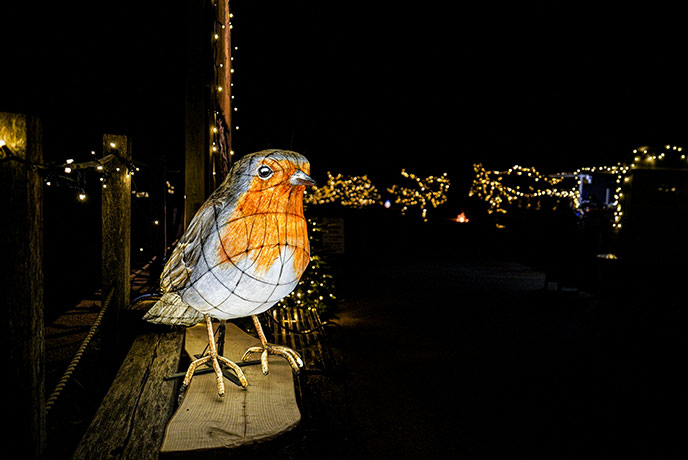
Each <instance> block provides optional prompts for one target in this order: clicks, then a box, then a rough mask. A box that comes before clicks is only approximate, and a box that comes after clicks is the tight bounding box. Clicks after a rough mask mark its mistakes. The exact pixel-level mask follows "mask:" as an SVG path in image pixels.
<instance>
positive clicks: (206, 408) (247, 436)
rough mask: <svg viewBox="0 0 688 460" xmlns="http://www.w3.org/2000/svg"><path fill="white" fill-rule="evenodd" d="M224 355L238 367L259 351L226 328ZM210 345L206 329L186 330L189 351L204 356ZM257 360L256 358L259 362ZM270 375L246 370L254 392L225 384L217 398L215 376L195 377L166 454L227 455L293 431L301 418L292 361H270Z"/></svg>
mask: <svg viewBox="0 0 688 460" xmlns="http://www.w3.org/2000/svg"><path fill="white" fill-rule="evenodd" d="M225 337H226V339H225V355H224V356H226V357H227V358H228V359H230V360H232V361H234V362H239V360H240V359H241V356H242V355H243V353H244V351H246V349H247V348H248V347H251V346H255V345H258V344H259V343H260V342H259V340H258V339H257V338H255V337H252V336H250V335H248V334H246V333H245V332H243V331H242V330H241V329H239V328H238V327H237V326H236V325H234V324H232V323H227V329H226V335H225ZM207 344H208V339H207V335H206V331H205V325H199V326H194V327H191V328H188V329H187V334H186V347H185V348H186V350H187V352H188V353H189V355H190V356H193V355H195V354H200V353H202V352H203V350H204V348H205V347H206V345H207ZM256 358H257V357H256ZM269 364H270V373H269V374H268V375H267V376H266V375H263V373H262V371H261V369H260V365H252V366H245V367H243V370H244V373H245V375H246V379H247V380H248V383H249V387H248V389H246V390H244V389H242V388H241V387H239V386H237V385H234V384H233V383H231V382H229V381H228V380H226V379H225V385H226V390H225V391H226V394H225V396H224V398H220V397H219V396H218V394H217V385H216V383H215V374H213V373H209V374H202V375H196V376H194V378H193V380H192V381H191V385H190V386H189V389H188V390H187V394H186V397H185V398H184V401H183V402H182V404H181V406H180V407H179V409H178V410H177V412H176V413H175V414H174V416H173V417H172V419H171V420H170V423H169V424H168V426H167V430H166V432H165V439H164V441H163V445H162V448H161V452H162V453H172V452H181V451H187V452H188V451H200V450H208V449H226V448H232V447H238V446H242V445H247V444H252V443H256V442H261V441H267V440H270V439H273V438H275V437H277V436H279V435H280V434H283V433H286V432H287V431H289V430H291V429H292V428H294V427H295V426H296V425H297V424H298V423H299V421H300V420H301V413H300V411H299V408H298V406H297V403H296V395H295V393H294V378H293V374H292V370H291V367H290V366H289V364H288V363H287V361H286V360H285V359H284V358H282V357H279V356H272V355H271V356H270V358H269Z"/></svg>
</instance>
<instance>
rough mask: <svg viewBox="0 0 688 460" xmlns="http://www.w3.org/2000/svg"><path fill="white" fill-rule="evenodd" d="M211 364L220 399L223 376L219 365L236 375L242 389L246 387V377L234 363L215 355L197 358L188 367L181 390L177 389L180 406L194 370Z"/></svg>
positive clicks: (223, 390) (223, 387)
mask: <svg viewBox="0 0 688 460" xmlns="http://www.w3.org/2000/svg"><path fill="white" fill-rule="evenodd" d="M209 363H210V364H212V366H213V370H214V371H215V377H216V380H217V394H218V395H219V396H220V397H223V396H224V395H225V382H224V375H223V374H222V366H221V365H220V363H222V364H224V365H225V366H227V367H229V368H230V369H232V370H233V371H234V373H235V374H236V376H237V378H238V379H239V382H240V383H241V386H242V387H243V388H247V387H248V381H247V380H246V376H245V375H244V372H243V371H242V370H241V367H239V365H237V364H236V363H235V362H233V361H230V360H229V359H227V358H225V357H224V356H221V355H218V354H217V353H212V352H211V354H209V355H206V356H203V357H201V358H198V359H197V360H195V361H193V362H192V363H191V364H190V365H189V368H188V370H187V371H186V375H185V376H184V381H183V382H182V385H181V388H180V389H179V397H178V403H179V404H181V402H182V401H183V400H184V396H185V395H186V390H187V389H188V387H189V385H190V384H191V379H192V378H193V376H194V372H195V371H196V368H197V367H198V366H200V365H201V364H209Z"/></svg>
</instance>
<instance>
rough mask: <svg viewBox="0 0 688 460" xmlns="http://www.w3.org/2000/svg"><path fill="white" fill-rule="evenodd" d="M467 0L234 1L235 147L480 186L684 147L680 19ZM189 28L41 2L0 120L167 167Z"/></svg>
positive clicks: (647, 9)
mask: <svg viewBox="0 0 688 460" xmlns="http://www.w3.org/2000/svg"><path fill="white" fill-rule="evenodd" d="M144 3H145V2H144ZM452 3H454V2H426V3H424V4H422V5H421V4H418V5H416V6H410V7H408V6H404V7H403V6H400V4H399V3H398V2H321V1H279V2H277V1H265V0H234V1H232V2H231V5H232V8H233V11H234V13H235V17H234V31H233V32H234V35H233V39H234V44H235V45H237V46H239V51H238V52H237V53H236V55H235V61H234V62H235V69H236V72H235V74H234V75H235V80H234V81H235V87H234V94H235V96H236V99H235V100H236V103H237V104H236V105H237V107H238V108H239V112H238V114H237V117H236V122H237V124H239V126H240V128H241V129H240V130H239V131H238V132H237V133H236V136H235V141H234V142H235V144H234V145H235V150H237V152H238V153H239V154H243V153H248V152H250V151H255V150H259V149H262V148H265V147H280V148H290V149H293V150H297V151H301V152H303V153H305V154H306V155H307V156H308V157H309V158H310V159H311V162H312V163H313V169H314V171H315V174H316V177H317V176H318V175H319V176H320V177H323V176H324V172H325V171H327V170H330V171H333V172H343V173H350V174H364V173H368V174H371V175H372V176H373V177H381V178H383V177H384V178H391V180H394V179H395V178H396V177H398V173H399V170H400V169H401V168H404V167H405V168H407V169H409V170H411V171H414V172H418V173H419V174H433V173H440V172H444V171H448V172H449V173H450V174H451V175H452V176H453V177H455V178H457V179H458V180H459V181H460V182H461V181H463V182H461V184H462V185H460V186H461V187H465V186H466V184H465V181H466V180H467V178H469V177H470V176H471V173H472V172H471V170H470V165H471V163H472V162H474V161H481V162H483V163H485V164H486V166H487V167H488V168H502V167H505V166H510V165H512V164H515V163H518V164H523V165H533V166H536V167H538V168H539V169H541V170H543V171H545V172H550V171H555V170H570V169H575V168H576V167H578V166H584V165H592V164H609V163H616V162H617V161H621V160H624V159H625V157H626V156H627V155H628V154H629V153H630V150H631V149H633V148H634V147H637V146H639V145H663V144H667V143H668V144H679V145H685V144H686V142H685V141H686V128H685V127H686V126H688V123H687V121H688V120H686V113H685V107H686V102H687V91H686V78H685V71H684V70H682V69H681V62H682V61H685V49H684V46H683V45H684V44H683V42H681V41H680V40H679V38H678V37H679V35H680V33H681V28H680V27H679V25H677V24H676V21H677V20H678V19H679V18H680V17H681V15H680V14H679V12H678V11H677V10H675V9H672V8H668V7H663V6H661V5H660V4H659V3H658V2H651V3H650V2H648V4H647V5H643V6H640V7H630V6H628V5H625V4H623V3H619V4H618V5H615V6H610V5H609V4H607V6H603V7H602V6H600V5H599V3H600V2H589V3H582V2H575V3H572V2H558V1H537V2H532V1H531V2H502V3H499V2H489V3H488V2H480V5H478V6H469V7H467V6H458V7H456V6H452V8H450V7H449V6H447V5H450V4H452ZM131 5H135V6H131ZM182 19H183V18H182V17H181V15H180V14H179V12H178V11H176V10H175V9H173V8H172V7H169V8H167V9H161V10H154V9H153V8H151V7H147V6H142V5H141V2H117V3H112V4H109V5H108V4H106V5H103V4H94V3H93V2H85V3H83V4H78V3H69V4H64V3H59V4H56V3H49V4H46V5H44V6H42V7H40V8H33V7H32V10H31V11H25V12H23V13H21V14H19V20H18V21H12V20H7V21H6V24H8V25H10V26H16V28H17V31H18V32H17V33H15V35H14V38H15V39H16V38H19V39H20V40H19V45H18V46H17V47H10V50H9V56H8V57H7V58H6V59H5V60H4V62H5V71H4V72H3V73H4V74H5V75H4V77H3V78H7V77H9V78H10V81H11V82H13V84H9V85H7V84H6V85H3V93H5V94H3V96H2V99H0V101H2V104H1V105H2V106H1V107H0V109H3V110H10V111H17V110H19V111H26V110H22V108H23V107H24V106H28V107H29V108H30V110H29V111H35V112H38V113H39V114H40V115H42V116H44V118H45V119H46V121H47V122H48V128H47V133H48V135H51V136H53V138H56V139H59V140H60V142H61V143H62V145H67V144H69V145H73V146H79V148H81V146H80V143H81V142H83V139H85V138H86V137H88V136H87V135H81V136H79V135H77V131H78V130H77V129H75V128H76V127H77V126H78V127H83V129H82V131H83V132H89V133H90V132H92V133H93V134H92V135H91V136H92V137H93V139H96V140H95V141H90V140H89V142H96V143H97V139H98V136H99V135H100V133H102V132H119V133H127V134H130V135H132V136H134V138H135V142H137V145H139V146H145V149H142V150H146V152H147V154H148V155H157V156H155V158H158V157H160V156H165V155H166V154H167V152H170V151H172V150H173V149H174V147H172V145H174V144H173V142H178V141H179V139H180V136H181V135H182V134H181V127H180V126H174V125H173V124H170V123H168V122H167V121H166V119H165V117H164V115H165V116H166V115H169V113H170V112H171V111H173V110H175V108H174V104H173V103H172V95H174V94H175V91H178V90H179V84H180V82H181V75H182V72H183V67H182V65H181V64H182V61H181V59H182V57H183V54H182V52H181V51H180V46H181V43H182V40H183V36H184V33H185V31H184V27H183V21H182ZM8 62H9V63H12V64H15V65H14V66H13V67H12V68H13V70H14V69H16V71H11V72H8V68H9V67H8ZM15 86H18V87H19V90H18V91H15V90H13V89H12V88H14V87H15ZM8 101H9V102H8ZM26 101H28V102H26ZM65 113H69V114H70V115H72V117H73V118H72V119H71V120H70V122H69V123H68V122H67V121H66V118H65V116H64V114H65ZM142 113H143V114H148V116H147V117H141V116H140V114H142ZM51 126H52V128H51ZM50 133H53V134H50ZM137 139H138V140H137ZM151 139H153V140H151ZM89 148H90V146H84V147H83V149H84V150H88V149H89ZM156 149H157V152H155V153H150V152H153V151H155V150H156ZM146 159H147V160H150V158H146ZM381 180H382V179H381ZM384 180H386V179H384Z"/></svg>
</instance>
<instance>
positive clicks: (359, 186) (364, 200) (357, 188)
mask: <svg viewBox="0 0 688 460" xmlns="http://www.w3.org/2000/svg"><path fill="white" fill-rule="evenodd" d="M379 201H380V192H378V190H377V188H376V187H375V186H374V185H373V183H372V182H371V181H370V179H369V178H368V176H365V175H364V176H343V175H342V174H337V175H336V176H335V175H332V173H330V172H329V171H328V172H327V183H326V184H325V185H323V186H320V187H313V188H312V189H311V190H309V191H308V193H307V194H306V196H305V197H304V202H305V203H306V204H329V203H339V204H341V205H342V206H347V207H352V208H363V207H365V206H371V205H373V204H376V203H378V202H379Z"/></svg>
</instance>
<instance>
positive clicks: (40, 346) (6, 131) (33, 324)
mask: <svg viewBox="0 0 688 460" xmlns="http://www.w3.org/2000/svg"><path fill="white" fill-rule="evenodd" d="M0 149H1V150H2V152H1V155H0V191H1V193H2V195H3V198H2V200H1V202H2V209H1V210H0V215H2V228H3V231H4V233H5V235H4V237H3V238H0V239H1V240H2V246H1V247H0V251H1V253H2V256H3V259H4V261H3V264H2V266H3V276H2V280H3V286H2V292H3V299H4V304H5V312H6V317H7V337H8V338H9V340H8V343H9V355H10V362H9V366H7V370H8V374H7V376H8V382H9V383H10V385H9V389H8V395H10V396H9V397H8V398H7V399H8V400H9V402H10V405H11V407H10V410H9V411H8V413H11V414H13V415H14V417H15V419H14V421H13V423H10V424H9V425H10V426H9V428H8V429H9V433H8V437H9V439H13V440H15V443H17V444H19V445H22V446H24V448H25V449H29V450H30V452H26V451H25V453H26V458H41V457H43V456H44V455H45V453H46V448H47V445H46V444H47V442H46V440H47V434H46V391H45V367H46V366H45V325H44V302H43V300H44V299H43V297H44V296H43V204H42V203H43V178H42V173H43V172H44V171H45V170H46V169H47V168H48V167H49V166H48V165H46V164H45V163H44V162H43V148H42V125H41V122H40V120H39V119H37V118H35V117H32V116H28V115H23V114H13V113H5V112H0ZM103 154H104V155H103V158H102V159H100V160H97V161H91V162H87V163H80V164H73V163H69V164H67V165H65V168H69V169H70V170H71V169H78V168H98V169H99V170H102V171H103V172H105V173H107V174H108V176H109V180H108V186H107V187H104V188H103V190H102V256H103V257H102V289H101V292H102V293H109V292H112V295H111V298H110V307H109V314H108V316H109V318H108V320H107V322H106V323H104V331H103V332H104V333H105V334H107V335H108V341H109V343H110V344H111V345H112V346H116V345H117V342H118V320H119V315H120V313H121V312H122V311H123V309H124V308H126V307H127V306H128V305H129V300H130V299H129V295H130V292H129V289H130V279H129V277H130V271H131V267H130V265H131V262H130V250H131V176H130V172H129V169H128V167H127V164H130V161H131V158H132V154H131V143H130V141H129V139H128V138H127V137H126V136H119V135H111V134H106V135H104V136H103ZM50 167H52V168H54V167H55V165H50ZM104 295H105V294H104Z"/></svg>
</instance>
